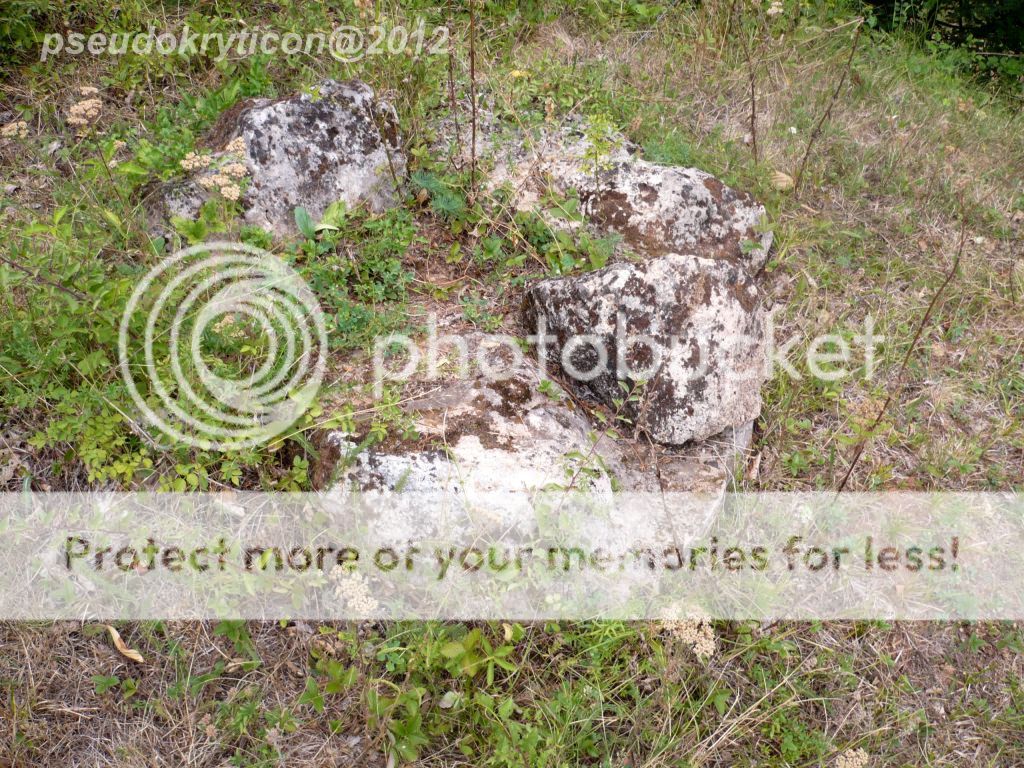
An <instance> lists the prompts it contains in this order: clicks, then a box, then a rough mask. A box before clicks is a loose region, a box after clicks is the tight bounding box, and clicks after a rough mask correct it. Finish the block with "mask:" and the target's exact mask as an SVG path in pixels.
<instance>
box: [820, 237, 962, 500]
mask: <svg viewBox="0 0 1024 768" xmlns="http://www.w3.org/2000/svg"><path fill="white" fill-rule="evenodd" d="M966 240H967V220H966V218H964V219H962V220H961V222H960V245H959V246H958V247H957V250H956V258H954V259H953V266H952V267H950V268H949V273H948V274H947V275H946V279H945V280H943V281H942V285H940V286H939V290H937V291H936V292H935V295H934V296H933V297H932V300H931V303H930V304H929V305H928V309H927V310H925V313H924V317H922V318H921V322H920V324H919V325H918V326H917V332H916V333H915V334H914V339H913V341H911V342H910V346H909V347H908V348H907V354H905V355H904V356H903V362H902V363H901V364H900V369H899V371H898V372H897V374H896V385H895V386H894V387H893V389H892V391H890V392H889V395H888V397H886V398H885V403H883V404H882V408H881V410H879V412H878V415H877V416H875V420H874V421H873V422H871V426H870V427H868V429H867V431H866V432H865V434H864V437H862V438H861V440H860V442H858V443H857V448H856V450H855V451H854V453H853V460H852V461H851V462H850V468H849V469H847V470H846V475H845V476H844V477H843V482H841V483H840V484H839V490H838V491H836V493H842V492H843V489H844V488H846V484H847V483H848V482H849V480H850V476H851V475H853V470H854V469H856V467H857V462H858V461H860V457H861V455H862V454H863V453H864V448H865V446H867V443H868V440H870V439H871V436H872V435H873V433H874V431H875V429H877V428H878V425H879V424H881V423H882V418H883V417H884V416H885V413H886V411H888V410H889V406H890V405H891V404H892V401H893V400H895V399H896V395H898V394H899V393H900V391H901V390H902V389H903V374H904V372H905V371H906V370H907V364H908V363H909V362H910V357H911V355H913V354H914V349H915V348H916V347H917V343H918V342H919V341H920V340H921V335H922V334H923V333H924V329H925V328H926V327H927V325H928V321H929V320H931V317H932V311H933V310H934V309H935V306H936V305H937V304H938V303H939V298H941V296H942V294H943V292H944V291H945V290H946V286H948V285H949V284H950V282H951V281H952V280H953V276H954V275H955V274H956V271H957V269H959V267H960V257H961V256H963V253H964V243H965V242H966Z"/></svg>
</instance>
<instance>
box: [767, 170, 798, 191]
mask: <svg viewBox="0 0 1024 768" xmlns="http://www.w3.org/2000/svg"><path fill="white" fill-rule="evenodd" d="M772 186H773V187H775V188H776V189H778V190H782V191H785V190H787V189H792V188H793V177H792V176H790V175H789V174H788V173H783V172H782V171H773V172H772Z"/></svg>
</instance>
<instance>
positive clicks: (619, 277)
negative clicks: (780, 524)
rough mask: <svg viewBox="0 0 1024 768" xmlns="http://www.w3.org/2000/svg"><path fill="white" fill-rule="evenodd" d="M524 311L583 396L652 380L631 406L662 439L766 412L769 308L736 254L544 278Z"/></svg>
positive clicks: (619, 391)
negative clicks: (763, 389)
mask: <svg viewBox="0 0 1024 768" xmlns="http://www.w3.org/2000/svg"><path fill="white" fill-rule="evenodd" d="M525 309H526V319H527V323H528V326H529V327H530V328H531V329H534V328H535V329H536V330H537V333H538V334H546V335H548V336H549V337H550V343H549V344H548V345H547V355H548V359H549V360H550V361H551V362H552V363H553V364H556V365H558V366H559V367H560V368H561V370H562V373H563V374H564V381H565V382H566V384H568V385H569V386H571V387H573V388H574V389H575V390H576V391H578V392H579V393H581V394H583V395H589V396H592V397H595V398H596V399H597V400H599V401H600V402H603V403H605V404H607V405H608V406H610V407H614V404H615V402H616V401H621V400H622V399H623V398H624V390H623V387H622V386H621V385H620V383H621V382H625V383H626V384H627V387H628V388H632V387H633V385H634V384H635V383H636V382H638V381H643V382H645V384H644V386H643V387H642V388H640V390H639V392H638V399H636V400H635V401H627V402H626V403H625V404H624V405H623V406H622V411H623V413H624V414H625V415H626V416H628V417H629V418H630V419H631V420H633V421H635V422H636V423H637V425H638V426H639V427H640V428H642V429H643V430H645V431H646V432H647V433H648V434H649V435H650V436H651V438H652V439H654V440H656V441H658V442H660V443H665V444H669V445H681V444H683V443H687V442H689V441H691V440H704V439H706V438H709V437H711V436H713V435H716V434H718V433H720V432H722V431H723V430H724V429H726V428H729V427H740V426H742V425H744V424H746V423H747V422H749V421H750V420H752V419H754V418H756V417H757V416H758V414H759V413H760V410H761V385H762V384H763V383H764V381H765V380H766V378H767V375H768V372H769V357H768V355H769V352H768V341H767V313H766V311H765V308H764V306H763V302H762V297H761V294H760V291H759V290H758V287H757V284H756V283H755V281H754V279H753V278H752V277H751V276H750V275H749V273H748V272H747V270H746V269H744V268H743V267H742V266H741V265H739V264H738V263H737V262H735V261H733V260H719V259H710V258H703V257H698V256H686V255H680V254H669V255H665V256H661V257H659V258H655V259H651V260H648V261H644V262H641V263H619V264H614V265H612V266H609V267H606V268H604V269H601V270H598V271H596V272H591V273H588V274H584V275H580V276H575V277H563V278H554V279H549V280H542V281H540V282H538V283H536V284H535V285H533V286H532V287H531V288H530V289H529V290H528V291H527V295H526V307H525Z"/></svg>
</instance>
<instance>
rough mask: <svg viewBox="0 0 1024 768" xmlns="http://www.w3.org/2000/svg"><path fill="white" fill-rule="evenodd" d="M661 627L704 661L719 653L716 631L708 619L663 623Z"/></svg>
mask: <svg viewBox="0 0 1024 768" xmlns="http://www.w3.org/2000/svg"><path fill="white" fill-rule="evenodd" d="M661 626H662V627H663V628H664V629H665V630H666V631H667V632H668V633H669V635H671V636H672V637H674V638H675V639H676V640H679V641H680V642H682V643H685V644H686V645H688V646H690V650H692V651H693V653H694V655H695V656H696V657H697V658H698V659H700V660H702V661H703V660H705V659H710V658H711V657H712V656H714V655H715V653H716V651H718V640H717V639H716V638H715V630H714V629H712V627H711V622H710V621H708V620H707V619H683V620H682V621H663V622H662V623H661Z"/></svg>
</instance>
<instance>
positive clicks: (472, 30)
mask: <svg viewBox="0 0 1024 768" xmlns="http://www.w3.org/2000/svg"><path fill="white" fill-rule="evenodd" d="M469 101H470V121H471V128H470V140H469V141H470V143H469V191H470V194H471V195H472V196H473V200H476V2H475V0H469Z"/></svg>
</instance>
